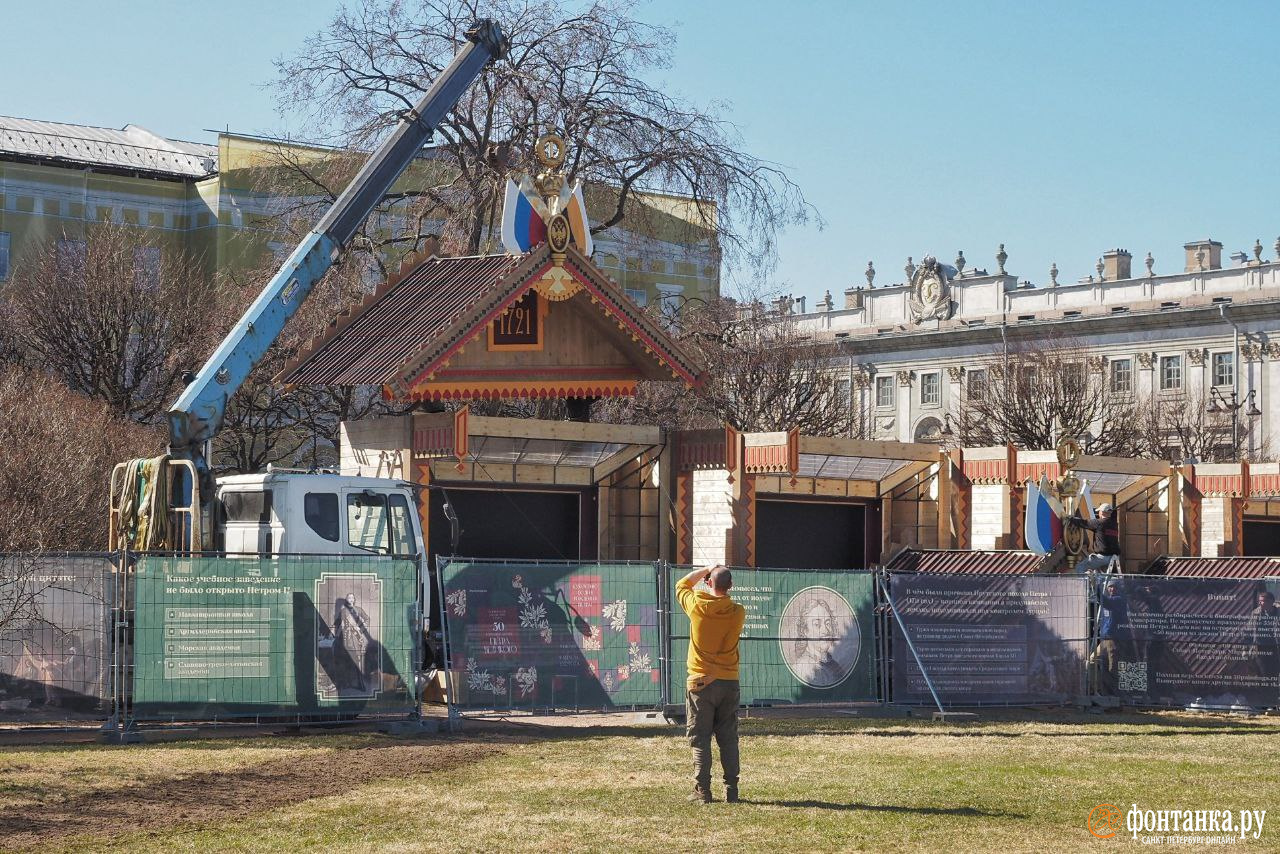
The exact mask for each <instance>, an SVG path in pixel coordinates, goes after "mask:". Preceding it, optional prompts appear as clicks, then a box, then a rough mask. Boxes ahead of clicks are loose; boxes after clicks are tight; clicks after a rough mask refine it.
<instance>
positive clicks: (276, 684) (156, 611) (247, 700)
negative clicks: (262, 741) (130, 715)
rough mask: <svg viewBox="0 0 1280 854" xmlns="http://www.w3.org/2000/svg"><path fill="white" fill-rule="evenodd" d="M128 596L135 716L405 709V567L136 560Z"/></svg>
mask: <svg viewBox="0 0 1280 854" xmlns="http://www.w3.org/2000/svg"><path fill="white" fill-rule="evenodd" d="M134 589H135V591H136V599H135V601H136V607H135V616H134V627H135V628H134V649H133V661H134V678H133V698H134V701H133V702H134V706H133V707H134V714H135V717H138V718H155V717H159V718H167V717H175V718H180V717H185V718H191V717H197V716H198V717H206V718H217V717H237V716H245V715H271V716H287V715H329V714H334V713H338V714H344V715H345V714H354V713H358V712H408V711H410V710H411V709H412V708H413V706H414V700H413V693H412V689H411V686H412V685H413V681H414V680H413V660H414V659H413V648H414V640H415V633H414V630H413V624H414V614H415V609H416V589H417V571H416V567H415V564H414V563H413V562H412V561H393V560H389V559H386V558H373V557H370V558H319V557H317V558H288V557H282V558H278V559H276V560H258V559H254V558H159V557H146V558H142V559H140V560H139V561H138V564H137V568H136V570H135V587H134Z"/></svg>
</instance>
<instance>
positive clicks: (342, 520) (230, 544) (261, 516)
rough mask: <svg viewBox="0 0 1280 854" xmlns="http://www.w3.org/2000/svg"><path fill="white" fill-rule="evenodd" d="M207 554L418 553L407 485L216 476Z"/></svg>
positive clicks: (279, 472)
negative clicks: (211, 542) (210, 544)
mask: <svg viewBox="0 0 1280 854" xmlns="http://www.w3.org/2000/svg"><path fill="white" fill-rule="evenodd" d="M211 521H212V523H213V524H212V526H211V527H212V530H213V537H214V549H215V550H217V551H223V552H226V553H227V554H229V555H234V554H239V555H245V556H248V555H253V556H257V557H270V556H273V555H281V554H333V555H366V556H368V555H382V556H387V557H401V558H409V559H418V558H420V557H421V556H422V555H424V554H425V551H426V548H425V544H424V543H423V542H422V530H421V526H420V525H419V522H418V506H417V502H416V501H415V499H414V490H413V487H412V486H410V485H409V484H408V483H405V482H403V481H397V480H388V479H386V478H376V477H353V476H351V475H340V474H333V473H330V472H305V471H295V470H290V469H277V468H268V470H267V471H266V472H265V473H262V474H239V475H229V476H227V477H220V478H218V487H217V492H216V496H215V500H214V502H213V519H212V520H211Z"/></svg>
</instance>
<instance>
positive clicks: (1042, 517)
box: [1025, 477, 1062, 555]
mask: <svg viewBox="0 0 1280 854" xmlns="http://www.w3.org/2000/svg"><path fill="white" fill-rule="evenodd" d="M1051 501H1052V499H1051V498H1050V495H1049V483H1048V481H1047V480H1045V479H1044V478H1043V477H1041V478H1040V486H1038V487H1037V486H1036V484H1034V483H1033V482H1031V481H1030V480H1028V481H1027V521H1026V530H1025V534H1026V538H1027V548H1028V549H1029V550H1030V551H1033V552H1036V553H1038V554H1042V555H1044V554H1048V553H1049V552H1051V551H1053V550H1054V548H1055V547H1056V546H1057V545H1058V543H1060V542H1061V541H1062V519H1061V518H1059V516H1058V514H1057V513H1056V512H1055V511H1054V507H1053V503H1051ZM1054 503H1056V502H1054Z"/></svg>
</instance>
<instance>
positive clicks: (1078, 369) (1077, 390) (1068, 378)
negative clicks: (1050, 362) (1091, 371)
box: [1062, 362, 1085, 398]
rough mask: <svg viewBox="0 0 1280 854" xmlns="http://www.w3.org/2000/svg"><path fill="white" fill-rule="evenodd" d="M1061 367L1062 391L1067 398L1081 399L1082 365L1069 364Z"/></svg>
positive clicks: (1082, 384)
mask: <svg viewBox="0 0 1280 854" xmlns="http://www.w3.org/2000/svg"><path fill="white" fill-rule="evenodd" d="M1062 367H1063V376H1062V379H1063V383H1062V388H1063V391H1065V392H1066V393H1067V396H1068V397H1076V398H1078V397H1081V396H1082V395H1083V394H1084V390H1085V376H1084V363H1082V362H1070V363H1068V364H1066V365H1063V366H1062Z"/></svg>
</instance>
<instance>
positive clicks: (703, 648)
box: [676, 566, 747, 804]
mask: <svg viewBox="0 0 1280 854" xmlns="http://www.w3.org/2000/svg"><path fill="white" fill-rule="evenodd" d="M732 587H733V575H732V573H730V572H729V570H728V568H727V567H724V566H715V567H712V568H711V569H695V570H694V571H693V572H690V573H689V574H688V575H686V576H685V577H684V578H682V579H680V580H679V581H677V582H676V599H677V600H678V601H679V602H680V607H681V608H682V609H684V612H685V613H686V614H687V615H688V616H689V657H688V660H687V666H688V671H689V678H688V680H687V682H686V685H685V689H686V690H685V700H684V702H685V714H686V716H687V719H686V723H685V733H686V735H688V737H689V744H690V745H691V746H692V747H693V765H694V784H693V794H692V795H691V796H690V799H691V800H693V801H696V802H698V803H704V804H709V803H711V801H712V798H711V737H712V735H714V736H715V739H716V745H717V746H718V747H719V748H720V765H721V767H722V768H723V769H724V785H725V796H724V799H725V800H726V801H728V802H729V803H737V801H738V770H739V768H738V703H739V701H740V699H741V692H740V691H739V689H738V638H739V637H741V636H742V625H743V623H744V622H745V620H746V616H747V612H746V609H745V608H743V607H742V606H741V605H739V604H738V603H737V602H734V601H733V600H732V599H730V598H729V590H730V588H732Z"/></svg>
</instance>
